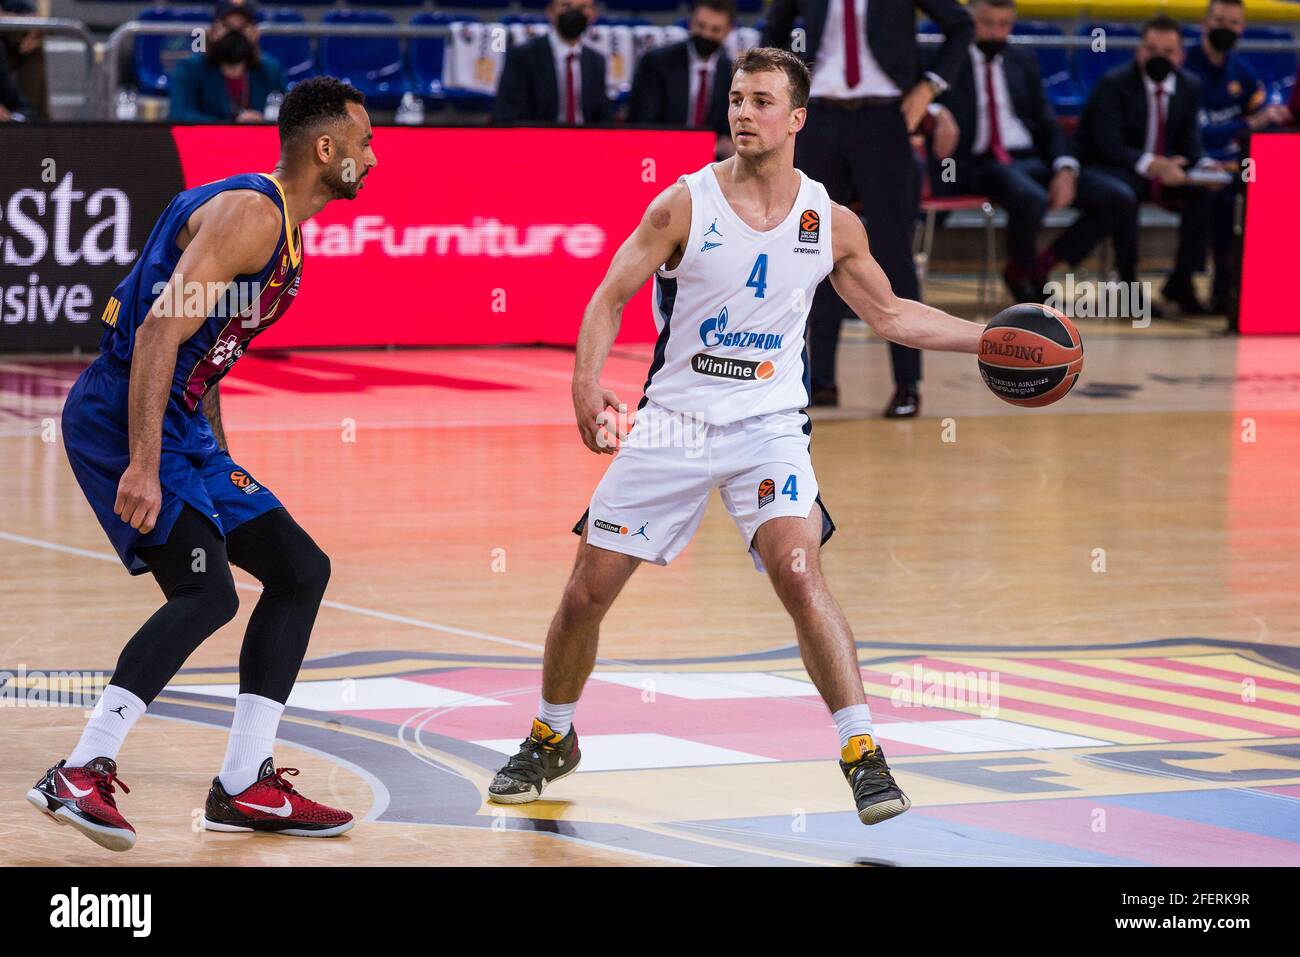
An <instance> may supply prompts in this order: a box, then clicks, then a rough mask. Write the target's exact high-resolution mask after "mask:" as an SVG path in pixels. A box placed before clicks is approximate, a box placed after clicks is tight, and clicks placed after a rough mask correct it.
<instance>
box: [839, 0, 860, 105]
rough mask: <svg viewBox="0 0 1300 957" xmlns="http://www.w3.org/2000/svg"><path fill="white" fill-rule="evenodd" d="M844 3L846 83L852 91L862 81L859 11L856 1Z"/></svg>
mask: <svg viewBox="0 0 1300 957" xmlns="http://www.w3.org/2000/svg"><path fill="white" fill-rule="evenodd" d="M843 3H844V82H845V84H846V85H847V86H848V88H849V89H850V90H851V89H853V88H854V87H855V86H857V85H858V81H859V80H861V79H862V67H861V65H860V64H859V63H858V10H857V4H856V3H855V0H843Z"/></svg>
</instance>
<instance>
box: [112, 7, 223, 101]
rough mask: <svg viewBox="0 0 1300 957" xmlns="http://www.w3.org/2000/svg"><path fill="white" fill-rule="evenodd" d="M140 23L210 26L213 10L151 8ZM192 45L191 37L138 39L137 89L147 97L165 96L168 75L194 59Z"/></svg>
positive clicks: (135, 56) (146, 36) (144, 36)
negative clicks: (180, 64) (178, 65)
mask: <svg viewBox="0 0 1300 957" xmlns="http://www.w3.org/2000/svg"><path fill="white" fill-rule="evenodd" d="M136 19H137V20H140V21H142V22H144V23H194V24H206V23H208V22H210V21H211V20H212V10H211V8H209V7H150V8H148V9H146V10H141V11H140V14H139V16H137V17H136ZM192 43H193V38H192V37H191V35H190V34H187V33H183V34H179V35H176V36H165V35H160V34H157V33H155V34H152V35H150V34H142V35H140V36H137V37H136V38H135V45H134V48H133V50H132V56H133V59H134V61H135V82H136V88H137V89H138V90H139V91H140V92H141V93H144V94H153V95H155V96H165V95H166V94H167V72H168V71H169V70H171V69H172V67H174V66H175V65H176V64H177V63H178V62H179V61H181V60H184V59H186V58H187V57H189V56H192V55H193V49H192Z"/></svg>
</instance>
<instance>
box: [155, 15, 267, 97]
mask: <svg viewBox="0 0 1300 957" xmlns="http://www.w3.org/2000/svg"><path fill="white" fill-rule="evenodd" d="M284 87H285V82H284V71H283V69H282V68H281V66H280V63H279V61H278V60H276V59H275V58H274V57H272V56H268V55H267V54H265V53H262V51H261V50H260V49H259V47H258V39H257V13H256V10H255V8H254V6H253V2H252V0H220V2H218V3H217V7H216V11H215V13H214V15H213V18H212V26H210V27H209V28H208V32H207V34H206V36H205V37H204V49H203V52H202V53H197V54H195V55H194V56H192V57H189V58H188V59H185V60H182V61H181V62H180V63H178V64H176V68H175V69H174V70H173V71H172V73H171V75H170V76H169V77H168V90H169V94H170V97H171V111H170V114H169V116H170V119H171V120H173V121H174V122H177V123H229V122H231V121H234V122H238V123H260V122H262V120H263V119H264V116H265V113H264V111H265V109H266V99H267V97H268V96H270V95H271V94H272V93H279V92H283V90H284Z"/></svg>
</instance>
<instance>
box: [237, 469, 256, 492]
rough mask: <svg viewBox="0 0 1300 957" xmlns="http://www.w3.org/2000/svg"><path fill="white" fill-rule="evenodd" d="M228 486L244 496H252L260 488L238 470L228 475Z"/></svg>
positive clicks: (247, 475)
mask: <svg viewBox="0 0 1300 957" xmlns="http://www.w3.org/2000/svg"><path fill="white" fill-rule="evenodd" d="M230 484H231V485H233V486H235V488H237V489H239V490H240V491H241V492H243V493H244V494H245V495H252V494H253V493H254V492H256V491H257V490H258V489H260V488H261V487H262V486H260V485H258V484H257V483H256V482H254V481H253V477H252V476H251V475H249V474H248V473H247V472H240V471H238V470H236V471H234V472H231V473H230Z"/></svg>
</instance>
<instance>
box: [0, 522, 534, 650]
mask: <svg viewBox="0 0 1300 957" xmlns="http://www.w3.org/2000/svg"><path fill="white" fill-rule="evenodd" d="M0 540H3V541H6V542H14V543H15V544H18V545H30V546H32V547H33V548H44V549H47V550H48V551H54V552H63V553H64V554H66V555H77V556H78V557H80V558H93V559H95V560H96V561H101V562H113V563H117V562H118V557H117V556H116V555H114V554H112V553H111V552H96V551H91V550H90V549H88V548H77V547H76V546H73V545H63V544H61V543H59V542H51V541H47V540H46V539H43V538H32V537H30V536H28V535H16V534H14V533H13V532H5V531H0ZM235 587H236V588H239V589H243V590H244V591H252V592H261V590H262V588H261V586H260V585H253V584H250V583H248V582H235ZM321 607H322V608H332V609H334V610H335V611H347V612H351V613H352V614H354V615H364V616H366V617H368V618H378V619H380V620H382V621H391V622H394V623H396V624H401V625H411V626H412V627H414V628H423V629H425V630H426V631H440V632H443V633H445V634H450V635H459V636H461V637H463V638H476V639H478V640H479V641H490V642H493V643H495V644H498V645H509V646H511V647H514V648H525V649H527V650H528V651H536V652H538V653H540V652H542V651H543V650H545V646H544V645H539V644H538V643H537V642H533V641H520V640H518V639H516V638H504V637H502V636H500V635H489V634H487V633H486V632H482V631H473V630H471V629H469V628H457V627H456V626H455V625H440V624H438V623H437V622H433V621H426V620H424V619H423V618H414V617H412V616H410V615H398V614H394V613H393V612H388V611H380V610H379V609H377V608H363V607H362V606H360V605H350V604H348V603H346V602H341V601H330V600H329V599H326V600H325V601H322V602H321Z"/></svg>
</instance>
